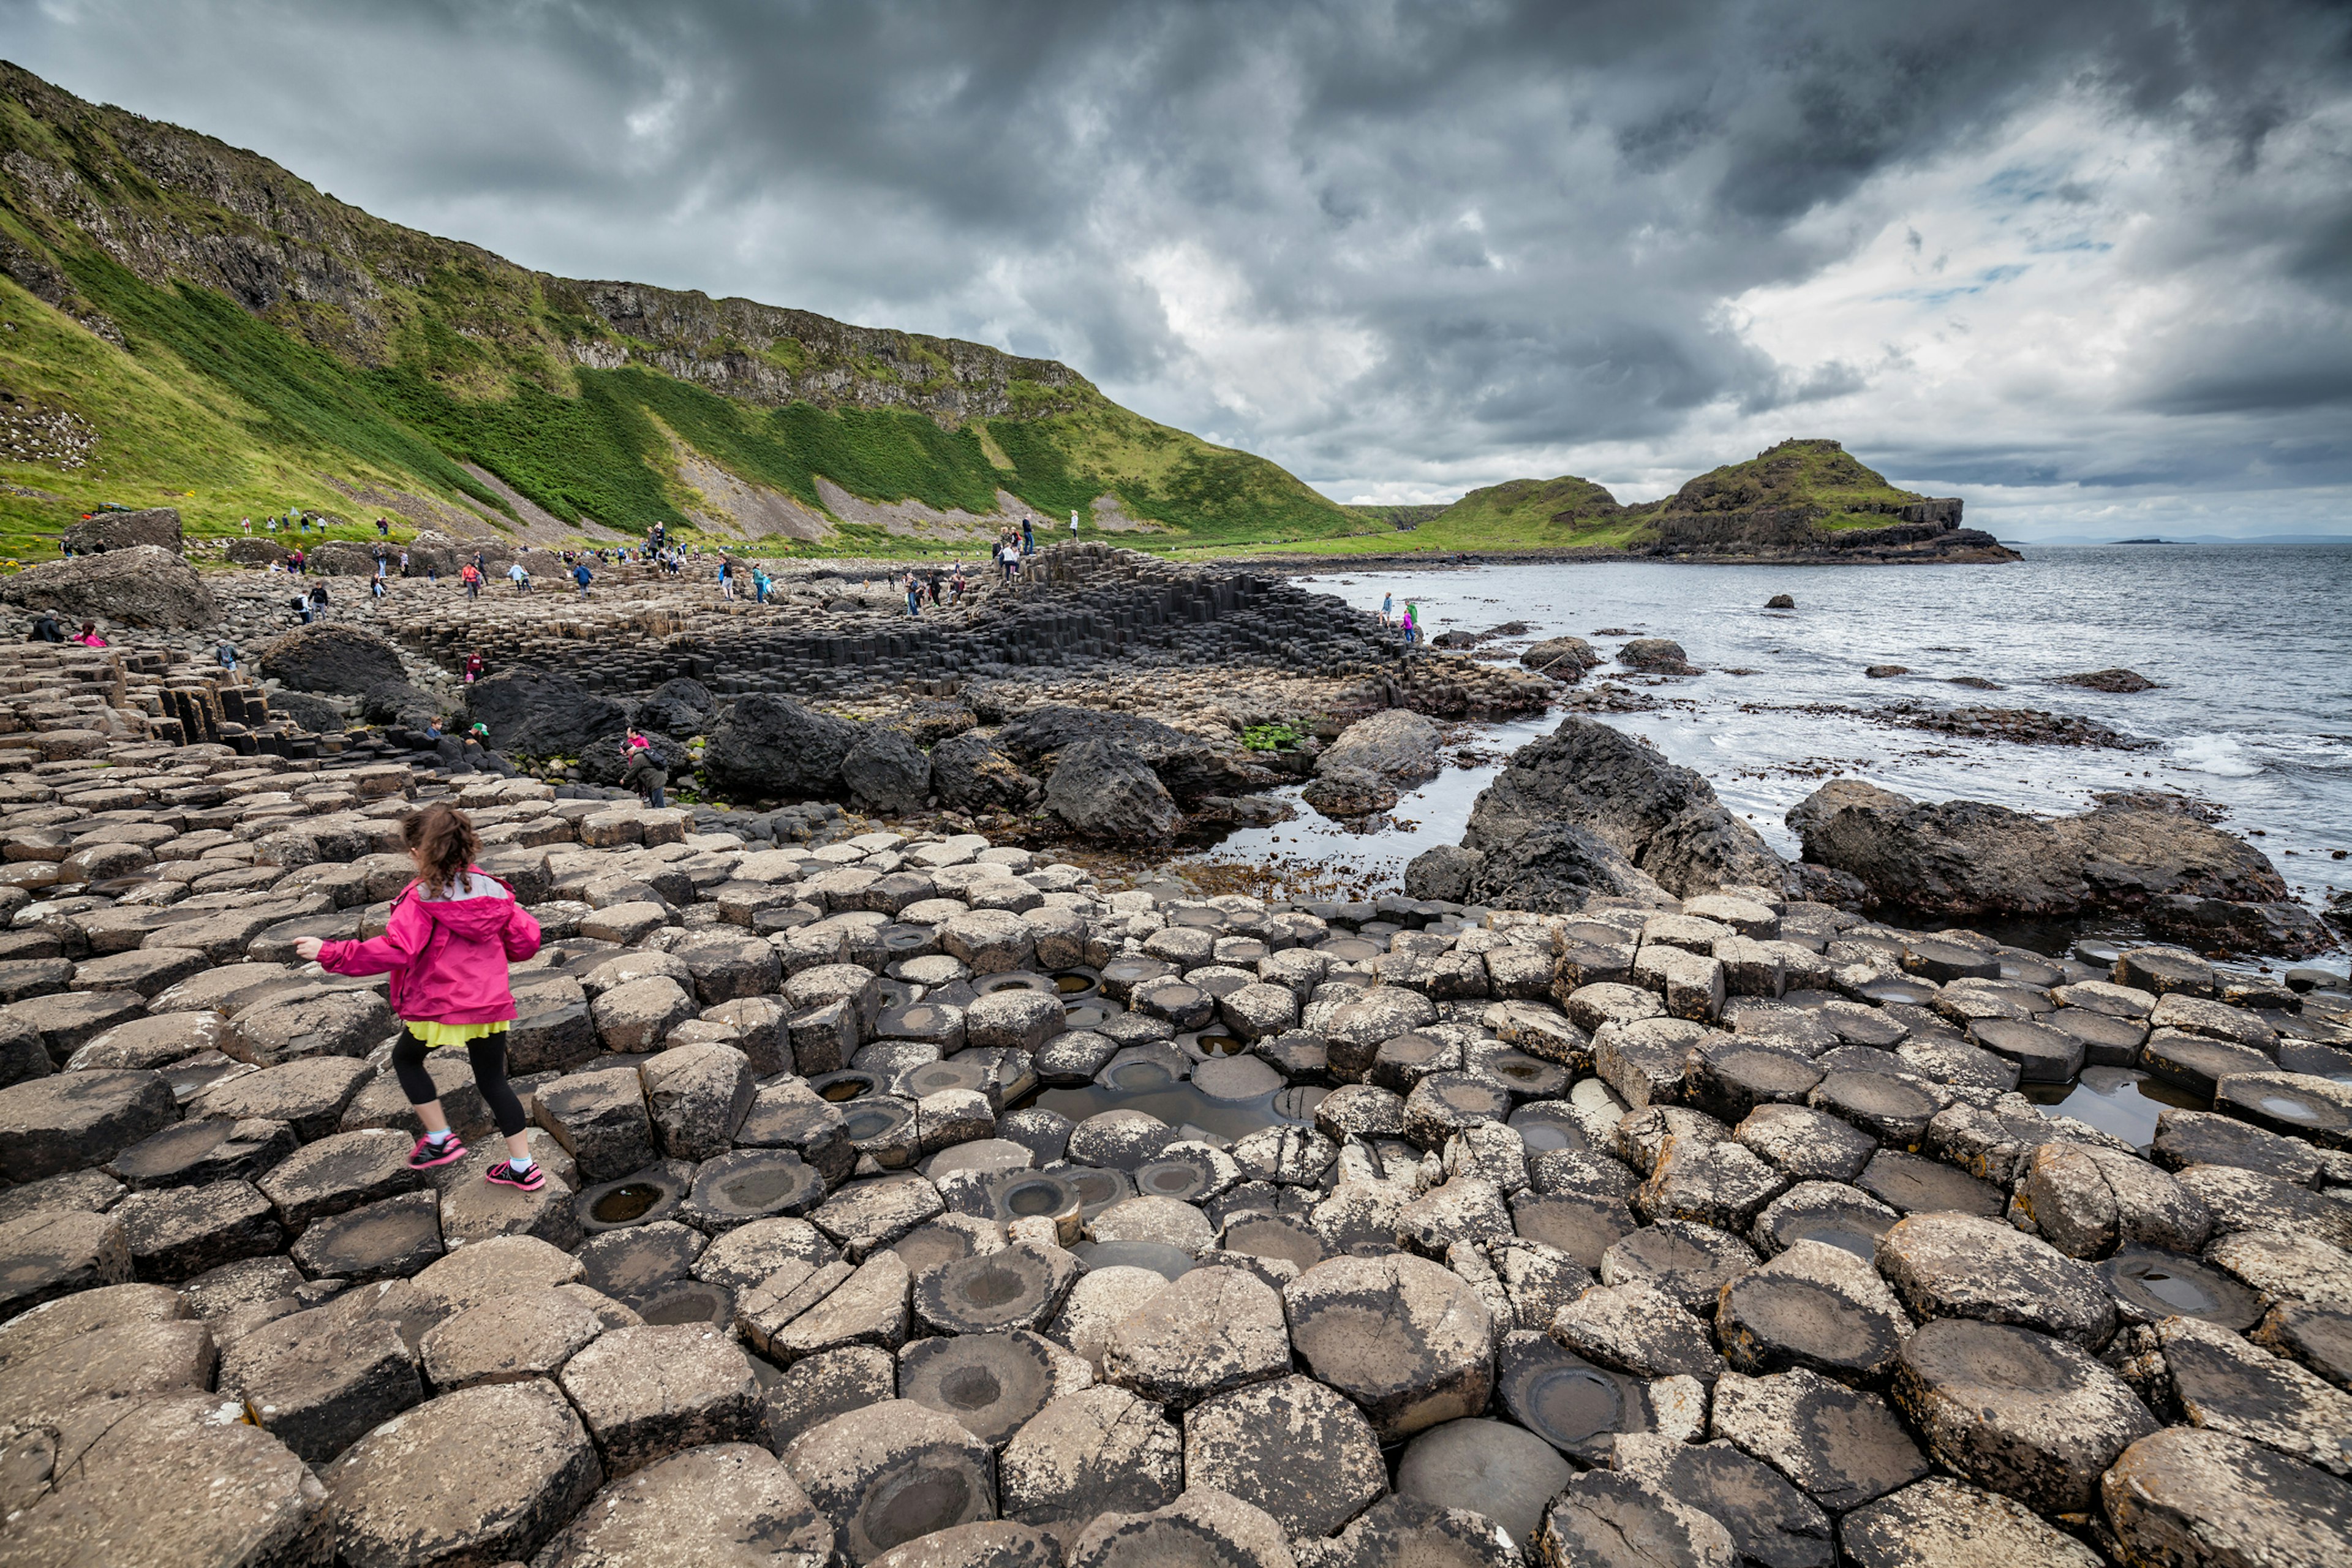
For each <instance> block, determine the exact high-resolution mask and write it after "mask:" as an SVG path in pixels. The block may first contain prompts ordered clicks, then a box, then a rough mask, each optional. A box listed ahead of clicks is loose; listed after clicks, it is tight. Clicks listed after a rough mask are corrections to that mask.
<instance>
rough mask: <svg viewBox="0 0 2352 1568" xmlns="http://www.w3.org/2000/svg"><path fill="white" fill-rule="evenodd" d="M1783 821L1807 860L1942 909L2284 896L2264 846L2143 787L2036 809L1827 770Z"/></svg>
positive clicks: (1973, 911)
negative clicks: (2047, 812) (1917, 793)
mask: <svg viewBox="0 0 2352 1568" xmlns="http://www.w3.org/2000/svg"><path fill="white" fill-rule="evenodd" d="M1788 822H1789V826H1790V827H1792V828H1794V829H1795V830H1796V832H1797V836H1798V837H1799V839H1800V840H1801V842H1802V844H1803V846H1804V854H1805V858H1806V860H1807V861H1809V862H1812V863H1816V864H1819V865H1822V866H1828V867H1832V868H1835V869H1837V870H1840V871H1843V872H1846V873H1848V874H1850V875H1852V876H1854V877H1858V878H1860V879H1862V881H1863V882H1864V883H1865V884H1866V885H1867V886H1868V887H1869V888H1870V889H1872V890H1873V892H1874V894H1875V895H1876V896H1878V897H1881V898H1886V899H1891V900H1896V901H1898V902H1901V903H1904V904H1906V905H1909V906H1912V907H1915V908H1919V909H1925V910H1931V911H1934V912H1936V913H1938V914H1945V915H1953V916H1963V915H1990V914H1998V915H2072V914H2078V913H2081V912H2082V911H2084V910H2096V909H2138V908H2142V907H2144V906H2146V905H2147V903H2148V902H2149V901H2150V900H2154V899H2157V898H2158V897H2162V896H2167V895H2175V894H2178V895H2185V896H2189V897H2193V898H2200V899H2212V900H2221V901H2224V902H2229V903H2257V904H2269V903H2275V902H2281V901H2284V900H2286V898H2287V896H2288V895H2287V889H2286V884H2285V883H2284V881H2283V880H2282V879H2280V877H2279V874H2278V871H2277V869H2276V868H2274V867H2273V865H2272V864H2271V861H2270V858H2269V857H2267V856H2265V855H2264V854H2263V852H2262V851H2261V850H2259V849H2256V848H2254V847H2252V845H2250V844H2248V843H2247V842H2246V841H2245V840H2243V839H2242V838H2238V837H2234V836H2232V835H2231V834H2227V833H2224V832H2222V831H2221V830H2220V829H2219V828H2215V827H2211V826H2207V825H2206V824H2204V823H2202V822H2200V821H2198V820H2197V819H2196V818H2194V817H2192V816H2186V815H2184V814H2182V813H2179V812H2174V811H2164V810H2154V809H2148V808H2147V803H2146V802H2144V801H2143V800H2140V799H2139V798H2137V797H2118V798H2117V799H2116V800H2115V801H2113V802H2109V803H2107V804H2104V805H2099V806H2097V807H2096V808H2095V809H2093V810H2091V811H2086V812H2084V813H2081V814H2080V815H2078V816H2062V817H2041V816H2029V815H2027V814H2025V813H2023V812H2017V811H2011V810H2010V809H2009V808H2008V807H2007V806H2000V805H1991V804H1990V803H1988V802H1985V801H1975V800H1954V801H1945V802H1941V803H1930V802H1926V801H1916V800H1912V799H1910V798H1909V797H1907V796H1905V795H1896V794H1895V793H1893V792H1892V791H1890V790H1884V789H1881V788H1879V787H1878V786H1877V785H1875V784H1865V783H1864V782H1863V781H1861V780H1859V779H1832V780H1831V781H1830V782H1829V783H1828V784H1823V785H1822V787H1821V788H1819V789H1817V790H1815V791H1814V792H1813V793H1812V794H1811V795H1808V796H1806V797H1805V798H1804V799H1803V800H1802V801H1801V802H1799V803H1798V804H1797V805H1794V806H1792V807H1790V811H1789V816H1788Z"/></svg>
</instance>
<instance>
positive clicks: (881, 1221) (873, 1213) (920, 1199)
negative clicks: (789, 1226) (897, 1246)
mask: <svg viewBox="0 0 2352 1568" xmlns="http://www.w3.org/2000/svg"><path fill="white" fill-rule="evenodd" d="M945 1208H946V1205H943V1204H942V1203H940V1192H939V1189H938V1188H937V1187H934V1186H933V1185H931V1184H930V1183H929V1182H927V1181H925V1180H924V1179H923V1178H922V1177H920V1176H917V1175H911V1174H909V1175H899V1176H884V1177H881V1178H879V1179H877V1180H873V1181H858V1182H851V1183H849V1184H846V1185H845V1186H843V1187H842V1188H840V1190H838V1191H837V1192H835V1194H833V1196H831V1197H830V1198H827V1199H826V1200H825V1201H824V1203H823V1204H820V1205H818V1206H817V1207H816V1208H814V1209H813V1210H811V1211H810V1213H809V1216H808V1217H809V1222H810V1223H811V1224H813V1225H814V1226H816V1227H817V1229H819V1230H821V1231H823V1232H824V1234H825V1235H826V1236H827V1237H831V1238H832V1239H833V1240H834V1241H835V1242H837V1243H839V1244H840V1245H842V1246H844V1247H852V1248H854V1249H857V1250H860V1251H863V1250H869V1249H872V1248H875V1247H887V1246H889V1245H890V1244H891V1243H892V1242H894V1241H896V1240H898V1238H899V1237H902V1236H904V1235H906V1234H907V1233H908V1231H910V1230H912V1229H914V1228H915V1227H916V1226H919V1225H923V1224H927V1223H929V1221H931V1220H934V1219H937V1218H938V1217H939V1216H940V1214H941V1213H943V1212H944V1211H945Z"/></svg>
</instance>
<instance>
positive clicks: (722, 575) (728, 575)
mask: <svg viewBox="0 0 2352 1568" xmlns="http://www.w3.org/2000/svg"><path fill="white" fill-rule="evenodd" d="M734 597H735V563H734V562H732V561H730V560H725V559H721V560H720V562H719V598H720V600H721V601H730V602H731V601H732V600H733V599H734Z"/></svg>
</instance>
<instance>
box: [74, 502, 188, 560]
mask: <svg viewBox="0 0 2352 1568" xmlns="http://www.w3.org/2000/svg"><path fill="white" fill-rule="evenodd" d="M64 543H65V547H66V548H67V549H68V550H69V551H71V552H74V553H75V554H77V555H88V554H89V552H92V551H94V550H96V551H113V550H127V549H130V548H131V546H133V545H138V544H152V545H153V546H155V547H156V548H157V549H159V550H168V551H170V552H172V553H173V554H174V555H177V554H179V553H181V551H182V546H183V545H184V543H185V540H184V538H183V536H182V534H181V531H180V514H179V511H178V510H177V509H176V508H173V507H168V506H155V507H149V508H147V509H146V510H143V511H102V512H100V513H99V514H98V515H97V516H95V517H86V518H84V519H82V520H81V521H79V522H78V523H75V524H74V525H73V526H72V527H71V528H68V529H67V530H66V533H65V540H64Z"/></svg>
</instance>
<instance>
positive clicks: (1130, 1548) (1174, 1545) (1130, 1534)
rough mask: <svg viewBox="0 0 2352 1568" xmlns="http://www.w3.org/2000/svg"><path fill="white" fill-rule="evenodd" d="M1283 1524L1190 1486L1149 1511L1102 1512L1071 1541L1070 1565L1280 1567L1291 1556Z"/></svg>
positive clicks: (1227, 1498) (1091, 1567) (1210, 1491)
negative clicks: (1167, 1501) (1212, 1564)
mask: <svg viewBox="0 0 2352 1568" xmlns="http://www.w3.org/2000/svg"><path fill="white" fill-rule="evenodd" d="M1293 1561H1295V1559H1294V1558H1293V1557H1292V1554H1291V1552H1290V1547H1289V1543H1288V1542H1286V1540H1285V1539H1284V1538H1283V1533H1282V1526H1280V1525H1279V1524H1276V1522H1275V1521H1274V1520H1273V1518H1272V1517H1271V1516H1269V1515H1268V1514H1266V1513H1265V1511H1263V1510H1259V1509H1255V1508H1252V1507H1251V1506H1250V1505H1249V1504H1247V1503H1245V1502H1244V1501H1242V1500H1240V1499H1239V1498H1236V1497H1234V1496H1232V1495H1231V1494H1229V1493H1226V1492H1221V1491H1218V1490H1216V1489H1213V1488H1211V1487H1191V1488H1188V1489H1186V1490H1185V1491H1184V1492H1183V1493H1182V1495H1181V1496H1180V1497H1178V1498H1177V1500H1175V1501H1174V1502H1172V1503H1170V1504H1169V1505H1168V1506H1167V1507H1166V1508H1161V1509H1154V1510H1152V1511H1151V1512H1150V1513H1136V1514H1118V1513H1109V1514H1105V1515H1103V1516H1102V1517H1101V1518H1099V1519H1097V1520H1096V1521H1094V1522H1093V1523H1092V1524H1090V1525H1088V1526H1087V1528H1086V1529H1085V1530H1084V1531H1081V1532H1080V1533H1079V1535H1078V1536H1077V1538H1076V1541H1074V1542H1072V1543H1071V1545H1070V1552H1069V1558H1068V1562H1069V1564H1070V1568H1155V1565H1156V1564H1160V1563H1217V1564H1219V1565H1220V1568H1228V1565H1229V1568H1279V1565H1280V1564H1281V1563H1286V1562H1293Z"/></svg>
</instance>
